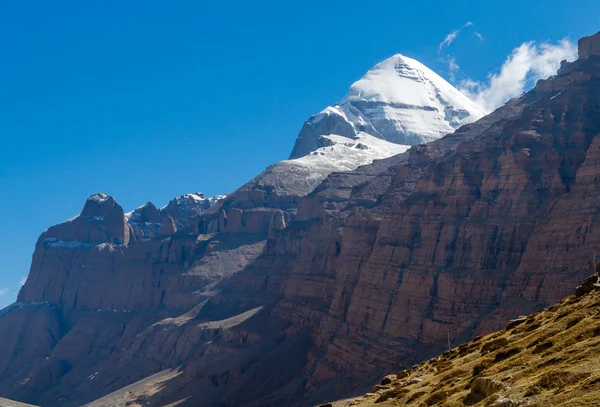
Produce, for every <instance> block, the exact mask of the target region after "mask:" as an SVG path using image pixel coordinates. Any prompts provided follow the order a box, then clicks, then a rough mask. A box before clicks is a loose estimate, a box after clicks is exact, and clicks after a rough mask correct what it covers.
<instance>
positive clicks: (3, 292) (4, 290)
mask: <svg viewBox="0 0 600 407" xmlns="http://www.w3.org/2000/svg"><path fill="white" fill-rule="evenodd" d="M6 294H8V288H0V297H4V296H5V295H6Z"/></svg>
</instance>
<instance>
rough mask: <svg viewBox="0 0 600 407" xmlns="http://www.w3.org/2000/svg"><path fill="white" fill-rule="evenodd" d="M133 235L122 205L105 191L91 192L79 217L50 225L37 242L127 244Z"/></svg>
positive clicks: (51, 243) (48, 243)
mask: <svg viewBox="0 0 600 407" xmlns="http://www.w3.org/2000/svg"><path fill="white" fill-rule="evenodd" d="M131 236H132V233H131V228H130V227H129V225H128V224H127V220H126V219H125V214H124V212H123V208H121V206H119V205H118V204H117V203H116V202H115V200H114V199H113V198H112V197H111V196H108V195H106V194H95V195H92V196H91V197H90V198H89V199H88V200H87V202H86V203H85V206H84V208H83V211H82V212H81V214H80V215H79V216H76V217H75V218H73V219H70V220H68V221H66V222H63V223H61V224H59V225H56V226H53V227H51V228H49V229H48V230H47V231H45V232H44V233H43V234H42V236H41V237H40V239H39V241H38V246H40V245H51V246H55V247H58V246H61V245H77V244H82V245H88V244H99V243H110V244H117V245H120V244H128V243H129V241H130V238H131Z"/></svg>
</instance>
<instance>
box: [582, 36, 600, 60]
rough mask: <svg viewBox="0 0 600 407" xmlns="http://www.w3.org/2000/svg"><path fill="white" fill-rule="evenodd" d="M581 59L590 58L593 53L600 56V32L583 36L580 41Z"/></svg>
mask: <svg viewBox="0 0 600 407" xmlns="http://www.w3.org/2000/svg"><path fill="white" fill-rule="evenodd" d="M578 50H579V59H588V58H590V57H591V56H592V55H595V56H600V32H598V33H596V34H594V35H590V36H589V37H583V38H581V39H580V40H579V43H578Z"/></svg>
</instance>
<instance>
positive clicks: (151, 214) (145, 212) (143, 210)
mask: <svg viewBox="0 0 600 407" xmlns="http://www.w3.org/2000/svg"><path fill="white" fill-rule="evenodd" d="M126 217H127V218H128V219H129V221H130V222H160V221H162V219H163V217H162V215H161V214H160V211H159V210H158V208H157V207H156V206H155V205H154V204H153V203H152V202H148V203H146V204H144V205H142V206H140V207H139V208H137V209H135V210H134V211H133V212H129V213H128V214H127V215H126Z"/></svg>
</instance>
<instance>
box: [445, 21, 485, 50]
mask: <svg viewBox="0 0 600 407" xmlns="http://www.w3.org/2000/svg"><path fill="white" fill-rule="evenodd" d="M472 26H473V23H472V22H470V21H468V22H466V23H465V24H464V25H463V26H462V27H460V28H459V29H458V30H454V31H450V32H449V33H448V34H447V35H446V37H445V38H444V41H442V42H441V43H440V46H439V48H438V55H439V54H441V53H442V50H443V49H444V47H448V46H450V44H452V43H453V42H454V40H455V39H456V38H458V35H459V34H460V33H461V32H462V30H464V29H465V28H467V27H472ZM475 35H477V36H478V37H480V39H482V40H483V37H481V35H480V34H479V33H477V31H476V32H475Z"/></svg>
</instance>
